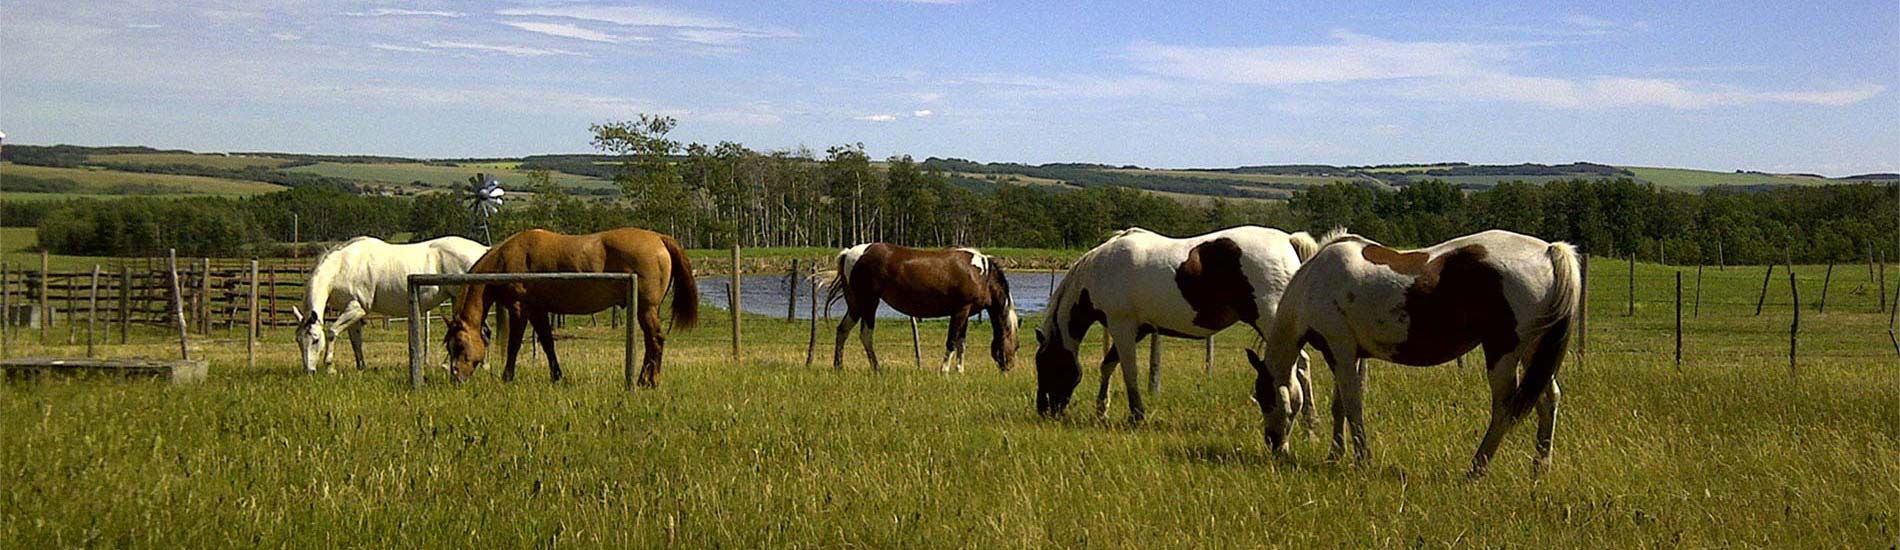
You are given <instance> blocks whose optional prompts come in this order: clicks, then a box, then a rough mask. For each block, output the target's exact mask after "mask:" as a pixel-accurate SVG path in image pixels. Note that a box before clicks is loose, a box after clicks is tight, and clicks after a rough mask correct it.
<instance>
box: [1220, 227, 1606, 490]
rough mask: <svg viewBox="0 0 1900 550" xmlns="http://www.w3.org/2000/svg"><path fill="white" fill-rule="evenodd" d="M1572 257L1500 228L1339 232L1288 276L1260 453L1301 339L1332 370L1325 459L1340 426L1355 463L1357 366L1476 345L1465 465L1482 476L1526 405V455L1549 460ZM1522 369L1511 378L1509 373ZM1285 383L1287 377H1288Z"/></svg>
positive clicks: (1275, 429) (1359, 439)
mask: <svg viewBox="0 0 1900 550" xmlns="http://www.w3.org/2000/svg"><path fill="white" fill-rule="evenodd" d="M1581 280H1582V279H1581V278H1580V276H1579V274H1578V272H1577V257H1576V251H1575V250H1574V249H1572V248H1571V246H1570V245H1568V244H1565V243H1561V242H1558V243H1550V242H1545V241H1543V240H1540V239H1537V238H1535V237H1530V236H1525V235H1519V234H1517V233H1511V232H1508V231H1486V232H1483V233H1478V234H1475V235H1468V236H1464V237H1459V238H1456V239H1452V240H1450V241H1446V242H1444V243H1441V244H1438V245H1437V246H1432V247H1430V248H1424V249H1420V250H1414V251H1405V252H1401V251H1397V250H1393V249H1390V248H1386V247H1384V246H1381V245H1379V244H1378V243H1375V242H1372V241H1370V240H1367V239H1365V238H1362V237H1358V236H1354V235H1348V234H1345V232H1344V231H1343V230H1340V231H1335V232H1334V233H1333V234H1330V235H1328V238H1327V239H1326V240H1325V241H1324V247H1323V248H1321V249H1320V251H1319V254H1318V255H1316V256H1314V257H1313V259H1312V261H1310V262H1308V263H1307V264H1306V266H1305V267H1304V268H1301V269H1300V272H1299V274H1298V275H1295V276H1294V277H1293V281H1292V283H1291V285H1290V286H1289V287H1288V288H1287V291H1286V296H1285V297H1284V298H1282V299H1281V301H1280V311H1279V316H1278V317H1277V318H1275V319H1274V321H1273V326H1272V332H1271V333H1270V337H1269V338H1267V348H1266V349H1267V351H1266V357H1265V358H1264V359H1261V358H1260V357H1257V356H1253V354H1252V353H1251V352H1249V354H1248V355H1249V357H1248V360H1249V361H1251V362H1253V363H1254V368H1255V369H1256V370H1258V371H1259V375H1258V377H1257V378H1256V379H1255V382H1254V394H1255V399H1256V400H1257V401H1259V403H1260V412H1261V415H1262V416H1263V417H1264V418H1265V420H1266V426H1265V432H1266V443H1267V446H1268V447H1269V448H1271V449H1273V450H1274V452H1275V453H1277V454H1280V455H1282V456H1284V455H1285V454H1286V453H1287V441H1286V431H1287V424H1288V421H1289V420H1290V418H1291V417H1292V414H1293V413H1292V412H1291V408H1290V407H1289V406H1288V401H1289V399H1288V397H1289V394H1290V393H1291V390H1290V389H1289V382H1290V379H1291V378H1292V373H1291V372H1290V369H1291V368H1292V367H1293V363H1294V353H1295V352H1296V351H1298V350H1299V349H1300V346H1301V345H1302V344H1308V343H1310V344H1312V345H1313V346H1314V347H1316V348H1319V350H1320V352H1321V353H1324V354H1325V356H1326V361H1327V362H1328V363H1331V364H1332V365H1333V374H1334V380H1335V382H1334V384H1333V393H1334V399H1333V446H1332V455H1331V456H1333V457H1334V458H1338V457H1340V456H1342V455H1344V454H1345V446H1346V441H1345V437H1344V433H1343V432H1344V429H1345V426H1346V424H1348V423H1349V424H1350V425H1351V427H1352V440H1353V450H1354V451H1355V453H1356V458H1358V459H1359V460H1365V459H1366V458H1367V457H1369V456H1370V454H1371V452H1370V451H1369V450H1368V449H1367V447H1366V426H1365V419H1364V418H1365V417H1364V416H1363V415H1362V414H1361V399H1362V396H1363V395H1364V392H1365V379H1366V370H1365V365H1364V364H1363V362H1362V360H1363V359H1366V358H1376V359H1384V360H1387V361H1391V362H1394V363H1399V364H1402V365H1411V366H1431V365H1437V364H1441V363H1445V362H1447V361H1451V360H1453V359H1455V358H1458V357H1460V356H1463V355H1464V354H1465V353H1466V352H1469V351H1471V349H1472V348H1474V347H1477V346H1480V345H1482V346H1484V355H1485V361H1486V364H1487V369H1488V373H1489V376H1488V377H1489V378H1490V382H1491V425H1490V427H1489V428H1488V429H1486V430H1485V433H1484V440H1483V442H1481V443H1479V444H1478V453H1477V456H1475V457H1474V458H1472V461H1471V472H1470V473H1471V475H1472V476H1473V477H1476V476H1480V475H1483V474H1484V470H1485V466H1486V465H1487V464H1488V463H1489V462H1490V460H1491V455H1492V453H1493V452H1495V451H1496V450H1497V447H1498V442H1499V440H1501V439H1503V438H1504V435H1505V433H1506V432H1509V431H1510V430H1511V427H1512V426H1513V425H1515V424H1516V422H1517V420H1518V419H1519V418H1521V417H1522V416H1523V415H1524V414H1525V413H1527V412H1529V410H1530V409H1531V408H1532V407H1535V408H1536V409H1537V415H1538V429H1537V458H1536V462H1535V463H1534V465H1535V466H1536V468H1537V469H1538V470H1541V469H1542V466H1543V465H1544V463H1545V462H1547V461H1548V460H1549V459H1550V439H1551V433H1552V432H1553V431H1554V430H1555V429H1556V425H1557V400H1558V395H1559V394H1560V392H1559V391H1558V389H1557V369H1558V367H1560V366H1562V364H1563V359H1564V352H1565V348H1566V346H1567V345H1568V343H1569V340H1570V319H1571V317H1573V316H1574V315H1576V312H1577V300H1578V296H1579V294H1580V293H1581V292H1582V290H1581V288H1582V287H1581V283H1580V281H1581ZM1520 364H1521V365H1523V366H1524V369H1523V376H1522V377H1521V378H1520V377H1519V375H1518V366H1519V365H1520ZM1292 382H1293V383H1297V381H1292Z"/></svg>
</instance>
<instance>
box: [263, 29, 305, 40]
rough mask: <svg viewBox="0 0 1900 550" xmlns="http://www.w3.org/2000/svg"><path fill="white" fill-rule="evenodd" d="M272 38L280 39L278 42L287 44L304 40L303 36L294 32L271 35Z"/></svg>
mask: <svg viewBox="0 0 1900 550" xmlns="http://www.w3.org/2000/svg"><path fill="white" fill-rule="evenodd" d="M270 37H271V38H275V39H278V40H282V41H285V42H294V41H297V40H303V35H301V34H297V33H294V32H289V31H285V32H275V33H271V35H270Z"/></svg>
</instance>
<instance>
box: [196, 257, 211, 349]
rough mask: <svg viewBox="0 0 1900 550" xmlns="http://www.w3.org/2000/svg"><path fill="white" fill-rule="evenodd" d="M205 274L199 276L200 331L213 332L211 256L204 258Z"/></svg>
mask: <svg viewBox="0 0 1900 550" xmlns="http://www.w3.org/2000/svg"><path fill="white" fill-rule="evenodd" d="M203 265H204V276H203V277H200V278H198V333H199V334H205V335H209V334H211V258H205V259H204V264H203Z"/></svg>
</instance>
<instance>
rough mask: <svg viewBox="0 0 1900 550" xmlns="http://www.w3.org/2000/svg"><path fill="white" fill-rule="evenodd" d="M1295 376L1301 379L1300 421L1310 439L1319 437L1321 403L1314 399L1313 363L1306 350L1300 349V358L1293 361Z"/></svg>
mask: <svg viewBox="0 0 1900 550" xmlns="http://www.w3.org/2000/svg"><path fill="white" fill-rule="evenodd" d="M1293 377H1294V378H1298V379H1299V381H1300V402H1301V403H1305V404H1306V405H1305V406H1304V407H1301V408H1300V423H1301V424H1303V425H1305V426H1306V436H1307V438H1308V439H1312V438H1317V437H1319V403H1317V402H1315V401H1313V363H1312V360H1310V359H1309V358H1307V356H1306V351H1305V350H1300V358H1299V359H1295V360H1294V363H1293Z"/></svg>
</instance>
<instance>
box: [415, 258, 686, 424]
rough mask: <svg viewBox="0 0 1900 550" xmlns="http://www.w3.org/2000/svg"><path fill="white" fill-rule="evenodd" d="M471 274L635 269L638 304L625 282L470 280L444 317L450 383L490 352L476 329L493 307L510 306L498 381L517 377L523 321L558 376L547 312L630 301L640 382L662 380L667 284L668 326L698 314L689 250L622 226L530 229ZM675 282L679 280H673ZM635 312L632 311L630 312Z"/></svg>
mask: <svg viewBox="0 0 1900 550" xmlns="http://www.w3.org/2000/svg"><path fill="white" fill-rule="evenodd" d="M469 272H470V273H573V272H579V273H638V274H639V275H640V288H639V289H637V291H638V292H639V296H638V297H637V300H638V302H639V303H638V304H628V303H626V302H627V283H624V282H615V281H560V282H542V283H500V284H486V285H469V286H467V287H465V288H463V289H462V298H461V299H460V300H457V301H456V308H455V312H456V314H455V316H453V317H452V318H450V319H449V320H448V325H449V327H448V334H447V335H446V336H445V337H444V338H443V344H444V345H445V346H447V347H448V352H449V366H450V369H451V370H452V371H453V372H454V374H455V381H456V382H461V381H464V380H467V379H468V377H469V375H470V374H472V373H474V372H475V367H476V366H477V365H479V364H481V363H482V362H483V361H484V360H485V359H486V358H487V355H488V337H487V336H486V335H485V334H483V333H482V332H481V326H482V323H483V322H484V321H485V320H486V318H487V316H488V308H489V306H490V305H494V306H496V307H503V308H507V309H508V312H509V315H508V327H507V328H508V364H507V366H506V367H504V368H502V371H501V379H502V381H504V382H506V381H512V380H514V378H515V355H516V354H517V352H519V351H520V350H521V333H522V329H523V327H524V325H526V324H528V323H534V332H535V337H536V339H537V340H539V341H540V342H541V348H542V350H543V351H545V352H547V356H548V371H549V376H550V377H551V378H552V379H553V380H554V381H556V382H559V381H560V380H561V362H560V360H559V359H557V358H556V357H555V355H554V331H553V326H552V325H551V324H550V323H549V319H548V315H549V314H562V315H587V314H590V313H596V312H599V311H601V310H604V309H607V308H610V307H614V306H620V305H624V306H627V311H628V318H629V319H628V322H632V320H633V319H635V318H637V319H639V323H640V331H641V332H642V333H643V334H644V336H645V342H646V356H645V357H644V358H643V360H642V362H641V368H640V378H639V384H640V385H641V386H645V387H654V386H658V385H659V383H660V361H661V359H662V358H663V357H664V356H665V352H666V336H665V335H664V334H662V332H661V328H660V302H661V301H662V300H664V299H665V298H666V289H667V287H668V286H669V285H672V286H673V288H675V289H676V290H675V292H674V295H673V326H676V327H680V328H692V327H693V325H695V324H697V323H698V320H699V286H698V283H696V282H695V281H694V280H693V265H692V263H691V262H690V261H688V260H687V259H686V251H685V250H683V249H681V248H680V244H679V241H675V240H673V237H670V236H667V235H662V234H659V233H655V232H652V231H647V230H645V229H636V228H631V227H624V228H620V229H613V230H609V231H603V232H600V233H593V234H588V235H562V234H560V233H555V232H553V231H547V230H544V229H529V230H527V231H522V232H520V233H516V234H514V236H511V237H508V240H505V241H502V242H501V244H498V245H495V248H494V249H493V250H489V251H488V255H486V256H482V259H481V260H480V261H477V262H475V266H474V267H473V268H472V269H470V270H469ZM674 283H677V284H676V285H675V284H674ZM635 312H637V314H636V313H635Z"/></svg>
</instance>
